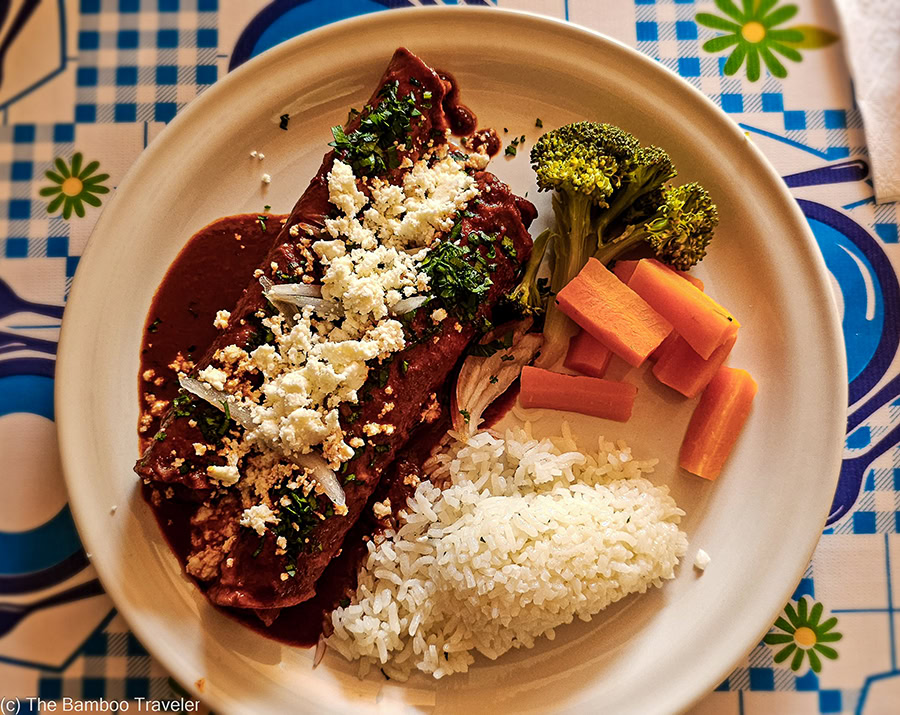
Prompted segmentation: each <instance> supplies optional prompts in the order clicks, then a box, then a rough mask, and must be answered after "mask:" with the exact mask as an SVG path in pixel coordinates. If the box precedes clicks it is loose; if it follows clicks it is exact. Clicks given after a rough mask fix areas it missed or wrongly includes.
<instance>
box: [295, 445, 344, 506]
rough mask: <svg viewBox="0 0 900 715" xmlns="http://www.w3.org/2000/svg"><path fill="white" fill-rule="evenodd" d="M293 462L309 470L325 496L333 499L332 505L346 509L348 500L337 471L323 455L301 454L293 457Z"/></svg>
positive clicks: (313, 453)
mask: <svg viewBox="0 0 900 715" xmlns="http://www.w3.org/2000/svg"><path fill="white" fill-rule="evenodd" d="M291 461H292V462H293V463H294V464H296V465H297V466H298V467H303V468H304V469H307V470H309V474H310V476H311V477H312V478H313V479H314V480H315V481H316V482H317V483H318V484H319V486H320V487H322V491H323V492H325V496H327V497H328V498H329V499H331V501H332V503H333V504H334V505H335V506H337V507H341V508H346V506H347V499H346V497H345V496H344V490H343V488H341V483H340V482H339V481H338V478H337V474H336V473H335V471H334V470H333V469H332V468H331V467H329V466H328V462H326V461H325V458H324V457H323V456H322V455H321V454H316V453H315V452H310V453H309V454H300V455H296V456H292V457H291Z"/></svg>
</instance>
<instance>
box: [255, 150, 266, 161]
mask: <svg viewBox="0 0 900 715" xmlns="http://www.w3.org/2000/svg"><path fill="white" fill-rule="evenodd" d="M256 158H257V159H259V160H260V161H262V160H263V159H265V158H266V155H265V154H263V153H262V152H261V151H259V152H257V153H256Z"/></svg>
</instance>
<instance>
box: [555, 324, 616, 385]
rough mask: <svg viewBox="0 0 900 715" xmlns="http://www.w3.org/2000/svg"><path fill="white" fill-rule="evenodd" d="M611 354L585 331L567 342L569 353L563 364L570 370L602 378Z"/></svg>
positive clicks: (580, 331)
mask: <svg viewBox="0 0 900 715" xmlns="http://www.w3.org/2000/svg"><path fill="white" fill-rule="evenodd" d="M611 357H612V352H610V350H609V348H608V347H606V346H605V345H604V344H603V343H601V342H600V341H599V340H597V339H596V338H595V337H594V336H593V335H591V334H590V333H589V332H587V331H585V330H579V331H578V334H577V335H576V336H575V337H574V338H572V339H571V340H570V341H569V352H568V353H567V354H566V361H565V362H564V363H563V365H565V366H566V367H567V368H569V369H570V370H575V371H576V372H580V373H581V374H582V375H590V376H591V377H603V375H604V374H606V368H607V367H609V359H610V358H611Z"/></svg>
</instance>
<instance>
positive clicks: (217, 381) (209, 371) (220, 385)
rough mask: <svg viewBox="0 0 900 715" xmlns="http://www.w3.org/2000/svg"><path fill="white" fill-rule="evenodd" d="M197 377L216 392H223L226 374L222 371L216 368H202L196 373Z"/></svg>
mask: <svg viewBox="0 0 900 715" xmlns="http://www.w3.org/2000/svg"><path fill="white" fill-rule="evenodd" d="M197 377H198V378H200V379H201V380H203V381H204V382H208V383H209V384H210V385H211V386H212V387H214V388H215V389H217V390H224V389H225V381H226V380H227V379H228V373H226V372H225V371H224V370H220V369H219V368H217V367H212V366H210V367H206V368H203V369H202V370H201V371H200V372H198V373H197Z"/></svg>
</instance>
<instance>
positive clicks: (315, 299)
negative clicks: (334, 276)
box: [259, 276, 326, 322]
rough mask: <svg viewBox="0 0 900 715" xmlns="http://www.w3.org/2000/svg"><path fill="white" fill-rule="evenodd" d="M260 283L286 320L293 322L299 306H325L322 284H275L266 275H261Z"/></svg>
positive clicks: (318, 308)
mask: <svg viewBox="0 0 900 715" xmlns="http://www.w3.org/2000/svg"><path fill="white" fill-rule="evenodd" d="M259 284H260V285H261V286H262V288H263V295H264V296H265V297H266V300H268V301H269V302H270V303H271V304H272V305H273V306H275V308H276V309H277V310H278V312H279V313H281V315H282V316H283V317H284V318H285V320H287V321H289V322H292V321H293V319H294V315H296V313H297V310H296V309H297V308H305V307H307V306H309V307H311V308H313V309H314V310H319V311H321V309H322V308H323V307H324V306H325V304H326V301H325V300H324V299H323V298H322V286H320V285H306V284H305V283H283V284H281V285H275V284H274V283H272V281H270V280H269V279H268V278H266V277H265V276H260V277H259Z"/></svg>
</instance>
